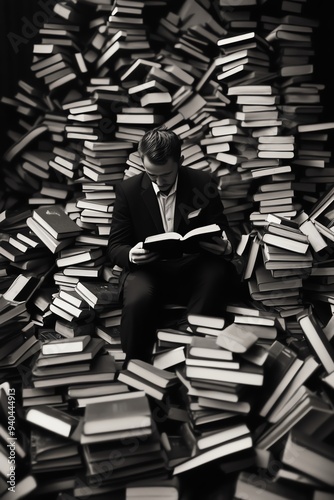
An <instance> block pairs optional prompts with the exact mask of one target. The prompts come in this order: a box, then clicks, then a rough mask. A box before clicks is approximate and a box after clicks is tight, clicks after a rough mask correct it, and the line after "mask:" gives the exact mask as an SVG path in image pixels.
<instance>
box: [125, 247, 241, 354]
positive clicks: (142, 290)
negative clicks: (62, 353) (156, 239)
mask: <svg viewBox="0 0 334 500" xmlns="http://www.w3.org/2000/svg"><path fill="white" fill-rule="evenodd" d="M231 268H233V265H232V264H231V263H229V262H227V261H225V260H224V259H223V258H222V257H217V256H215V255H211V254H210V255H206V254H205V255H204V254H200V255H196V256H188V257H185V258H183V259H178V260H170V261H159V262H155V263H154V264H149V265H147V266H140V267H138V269H136V270H135V271H133V272H130V273H129V274H128V275H127V277H126V278H125V280H124V284H123V310H122V320H121V342H122V348H123V350H124V352H125V353H126V361H125V364H126V363H127V362H128V361H129V360H130V359H142V360H143V361H147V362H149V361H150V360H151V356H152V351H153V346H154V342H155V340H156V330H157V328H158V327H159V318H161V313H162V308H163V306H164V304H166V303H170V302H172V303H180V304H182V305H186V306H187V312H188V314H190V313H192V314H203V315H211V316H223V313H224V306H225V303H226V299H227V298H228V297H229V295H230V293H231V287H232V281H233V278H232V276H233V272H231V271H232V269H231Z"/></svg>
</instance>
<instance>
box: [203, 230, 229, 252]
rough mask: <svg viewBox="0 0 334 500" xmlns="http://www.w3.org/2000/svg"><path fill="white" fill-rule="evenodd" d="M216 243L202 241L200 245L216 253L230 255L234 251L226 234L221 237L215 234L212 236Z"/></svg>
mask: <svg viewBox="0 0 334 500" xmlns="http://www.w3.org/2000/svg"><path fill="white" fill-rule="evenodd" d="M212 241H213V242H214V243H209V242H207V241H200V243H199V244H200V247H201V248H203V249H204V250H207V251H208V252H211V253H213V254H215V255H229V254H230V253H231V251H232V246H231V243H230V242H229V240H228V239H227V238H226V236H225V235H223V236H221V237H219V236H214V237H213V238H212Z"/></svg>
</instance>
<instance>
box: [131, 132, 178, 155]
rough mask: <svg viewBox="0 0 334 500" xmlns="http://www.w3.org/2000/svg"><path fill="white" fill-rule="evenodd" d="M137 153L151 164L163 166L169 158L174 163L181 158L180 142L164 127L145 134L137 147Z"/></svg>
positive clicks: (173, 133)
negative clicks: (145, 157)
mask: <svg viewBox="0 0 334 500" xmlns="http://www.w3.org/2000/svg"><path fill="white" fill-rule="evenodd" d="M138 152H139V154H140V156H141V158H143V157H144V156H147V157H148V159H149V160H150V161H151V162H152V163H156V164H158V165H163V164H164V163H166V162H167V161H168V159H169V158H173V160H175V161H176V162H178V161H179V160H180V157H181V141H180V139H179V137H178V136H177V135H176V134H175V132H173V131H172V130H168V129H167V128H166V127H164V126H160V127H156V128H154V129H152V130H149V131H148V132H146V133H145V134H144V135H143V137H142V139H141V140H140V142H139V145H138Z"/></svg>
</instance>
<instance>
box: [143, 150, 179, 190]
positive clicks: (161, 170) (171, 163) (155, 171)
mask: <svg viewBox="0 0 334 500" xmlns="http://www.w3.org/2000/svg"><path fill="white" fill-rule="evenodd" d="M182 159H183V158H181V159H180V161H179V162H176V161H175V160H173V159H172V158H169V159H168V161H167V162H166V163H164V164H163V165H157V164H155V163H151V162H150V161H149V159H148V158H147V156H144V158H143V165H144V167H145V170H146V173H147V175H148V176H149V178H150V179H151V181H152V182H154V183H155V184H156V185H157V186H158V188H159V190H160V191H161V192H162V193H166V194H167V193H168V192H169V190H170V188H171V187H172V186H173V184H174V182H175V179H176V176H177V173H178V170H179V166H180V165H181V163H182Z"/></svg>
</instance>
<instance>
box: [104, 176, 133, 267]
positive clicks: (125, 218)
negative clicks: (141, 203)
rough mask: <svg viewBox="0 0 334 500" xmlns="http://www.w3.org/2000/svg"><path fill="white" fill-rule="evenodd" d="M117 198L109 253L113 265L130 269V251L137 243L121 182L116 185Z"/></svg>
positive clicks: (109, 241) (108, 248)
mask: <svg viewBox="0 0 334 500" xmlns="http://www.w3.org/2000/svg"><path fill="white" fill-rule="evenodd" d="M115 190H116V200H115V205H114V210H113V216H112V223H111V231H110V236H109V240H108V247H107V253H108V257H109V259H110V262H111V264H112V265H118V266H120V267H122V268H123V269H130V268H131V263H130V261H129V251H130V250H131V248H132V247H133V246H134V245H135V244H136V242H134V241H133V240H134V233H133V225H132V219H131V216H130V209H129V205H128V201H127V198H126V195H125V193H124V190H123V188H122V185H121V183H120V184H117V185H116V188H115Z"/></svg>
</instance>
